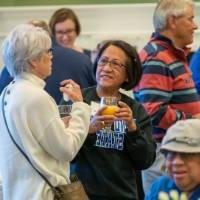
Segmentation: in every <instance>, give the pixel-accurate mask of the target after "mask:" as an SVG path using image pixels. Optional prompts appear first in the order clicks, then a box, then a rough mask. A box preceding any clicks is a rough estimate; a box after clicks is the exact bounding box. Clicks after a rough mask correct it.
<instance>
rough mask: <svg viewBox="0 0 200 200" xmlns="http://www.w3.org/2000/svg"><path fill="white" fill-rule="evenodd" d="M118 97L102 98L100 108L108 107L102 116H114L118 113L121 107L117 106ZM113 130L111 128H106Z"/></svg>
mask: <svg viewBox="0 0 200 200" xmlns="http://www.w3.org/2000/svg"><path fill="white" fill-rule="evenodd" d="M117 102H118V97H114V96H113V97H101V102H100V106H101V107H103V106H106V108H105V110H103V111H102V112H101V114H102V115H114V114H115V112H116V111H118V109H119V107H118V105H117ZM106 128H107V129H110V130H111V127H110V126H109V127H106Z"/></svg>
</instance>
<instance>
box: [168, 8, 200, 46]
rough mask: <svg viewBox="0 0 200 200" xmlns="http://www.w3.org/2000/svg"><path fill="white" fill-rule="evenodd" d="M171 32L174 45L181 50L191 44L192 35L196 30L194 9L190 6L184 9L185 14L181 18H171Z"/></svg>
mask: <svg viewBox="0 0 200 200" xmlns="http://www.w3.org/2000/svg"><path fill="white" fill-rule="evenodd" d="M171 25H172V31H173V37H174V40H175V45H177V47H179V48H183V47H185V46H186V45H188V44H191V43H192V42H193V34H194V31H195V30H196V29H197V25H196V24H195V22H194V9H193V7H192V6H187V7H186V12H185V14H184V15H183V16H179V17H173V20H172V24H171Z"/></svg>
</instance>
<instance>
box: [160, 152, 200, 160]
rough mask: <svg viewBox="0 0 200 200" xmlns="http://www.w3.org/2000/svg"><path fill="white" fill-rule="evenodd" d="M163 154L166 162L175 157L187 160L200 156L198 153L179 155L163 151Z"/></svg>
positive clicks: (178, 153)
mask: <svg viewBox="0 0 200 200" xmlns="http://www.w3.org/2000/svg"><path fill="white" fill-rule="evenodd" d="M163 154H164V156H165V158H166V159H167V160H173V159H174V158H175V157H176V156H177V155H178V156H180V158H181V159H183V160H189V159H191V158H192V157H194V156H197V155H198V156H199V155H200V154H199V153H180V152H173V151H164V152H163Z"/></svg>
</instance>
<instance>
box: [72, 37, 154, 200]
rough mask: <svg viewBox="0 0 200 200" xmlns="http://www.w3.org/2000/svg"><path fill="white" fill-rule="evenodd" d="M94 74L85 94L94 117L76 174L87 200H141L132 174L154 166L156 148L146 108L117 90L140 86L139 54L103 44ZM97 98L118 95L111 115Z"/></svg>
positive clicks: (117, 44) (120, 45) (116, 44)
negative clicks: (100, 106)
mask: <svg viewBox="0 0 200 200" xmlns="http://www.w3.org/2000/svg"><path fill="white" fill-rule="evenodd" d="M94 70H95V74H96V81H97V85H96V86H95V87H90V88H86V89H84V90H83V97H84V101H85V102H86V103H88V104H89V105H90V106H91V109H92V116H91V122H90V128H89V135H88V136H87V138H86V141H85V143H84V145H83V147H82V148H81V150H80V151H79V154H78V155H77V156H76V173H77V175H78V177H79V178H80V179H81V181H82V183H83V184H84V186H85V189H86V191H87V193H88V195H89V198H90V199H91V200H111V199H116V200H122V199H123V200H129V199H130V200H141V199H142V198H141V196H140V197H139V194H138V192H137V187H138V185H137V183H136V178H137V175H136V173H137V170H142V169H146V168H148V167H149V166H150V165H151V164H152V163H153V161H154V158H155V148H156V146H155V143H154V141H153V139H152V136H151V122H150V118H149V116H148V115H147V113H146V112H145V110H144V108H143V107H142V106H141V105H140V104H139V103H137V102H136V101H135V100H133V99H132V98H131V97H128V96H126V95H125V94H122V93H120V92H119V89H120V88H123V89H125V90H130V89H131V88H133V87H135V86H136V85H137V84H138V82H139V80H140V76H141V64H140V60H139V57H138V54H137V52H136V50H135V48H134V47H132V46H131V45H129V44H128V43H126V42H124V41H119V40H116V41H107V42H106V43H105V44H103V46H102V47H101V48H100V50H99V53H98V55H97V58H96V60H95V62H94ZM101 97H117V99H118V105H117V106H118V110H117V111H116V112H115V114H114V115H103V114H102V113H103V111H104V110H105V109H106V107H102V108H99V102H100V99H101ZM108 125H111V129H108V128H107V126H108ZM137 174H138V173H137Z"/></svg>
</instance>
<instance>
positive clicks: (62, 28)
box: [49, 8, 91, 57]
mask: <svg viewBox="0 0 200 200" xmlns="http://www.w3.org/2000/svg"><path fill="white" fill-rule="evenodd" d="M49 27H50V29H51V32H52V35H53V37H54V38H55V40H56V42H57V43H58V44H59V45H61V46H63V47H65V48H71V49H74V50H76V51H78V52H81V53H84V54H86V55H87V56H89V57H90V56H91V51H90V50H88V49H83V48H81V47H79V46H77V45H75V42H76V39H77V37H78V36H79V35H80V33H81V25H80V22H79V19H78V17H77V16H76V14H75V12H74V11H73V10H71V9H69V8H60V9H58V10H57V11H55V12H54V14H53V15H52V17H51V19H50V22H49Z"/></svg>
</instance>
